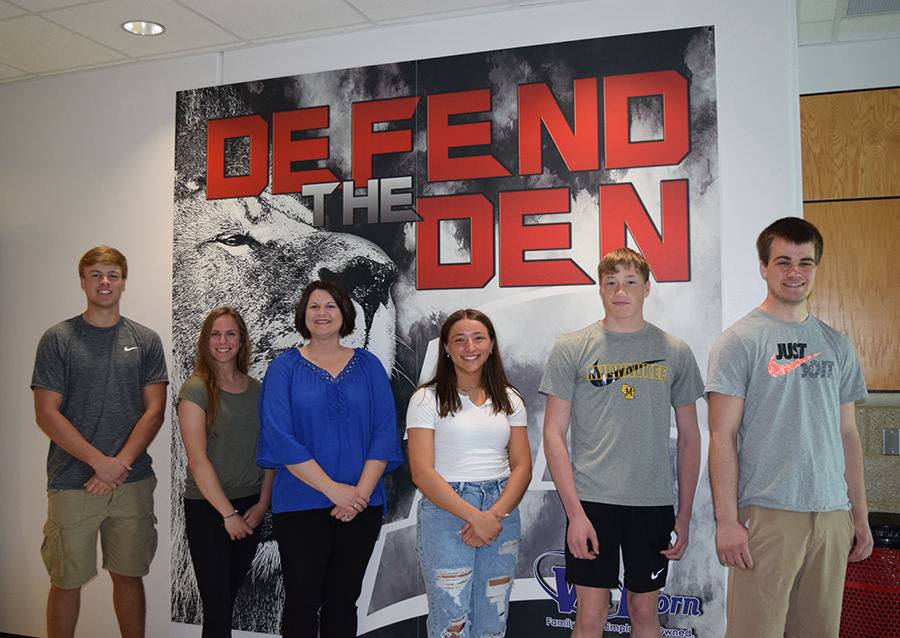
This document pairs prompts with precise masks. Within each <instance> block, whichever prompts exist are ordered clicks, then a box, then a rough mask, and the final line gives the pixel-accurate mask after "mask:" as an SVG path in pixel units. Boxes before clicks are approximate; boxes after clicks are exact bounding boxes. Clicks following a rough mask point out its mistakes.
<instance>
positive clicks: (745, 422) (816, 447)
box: [706, 308, 866, 512]
mask: <svg viewBox="0 0 900 638" xmlns="http://www.w3.org/2000/svg"><path fill="white" fill-rule="evenodd" d="M706 392H718V393H720V394H727V395H729V396H735V397H740V398H742V399H744V414H743V418H742V420H741V425H740V428H739V429H738V438H739V444H740V447H739V449H738V464H739V476H738V506H739V507H745V506H747V505H759V506H762V507H768V508H772V509H780V510H788V511H793V512H830V511H834V510H847V509H850V500H849V497H848V496H847V482H846V481H845V480H844V448H843V445H842V442H841V413H840V411H841V404H842V403H851V402H853V401H857V400H859V399H863V398H865V396H866V382H865V379H864V378H863V375H862V370H861V368H860V365H859V358H858V357H857V356H856V351H855V350H854V349H853V345H852V344H851V343H850V340H849V339H848V338H847V337H846V336H844V335H843V334H841V333H840V332H838V331H837V330H835V329H834V328H832V327H830V326H829V325H828V324H826V323H823V322H822V321H820V320H819V319H817V318H816V317H814V316H812V315H809V317H807V319H806V321H803V322H801V323H787V322H785V321H781V320H780V319H776V318H775V317H773V316H772V315H770V314H768V313H767V312H765V311H763V310H761V309H760V308H754V309H753V310H752V311H750V313H749V314H747V315H746V316H745V317H744V318H743V319H741V320H740V321H738V322H737V323H735V324H734V325H733V326H731V327H730V328H728V329H727V330H726V331H725V332H724V333H722V335H721V336H720V337H719V339H718V340H717V341H716V344H715V346H713V349H712V351H711V352H710V355H709V376H708V379H707V382H706Z"/></svg>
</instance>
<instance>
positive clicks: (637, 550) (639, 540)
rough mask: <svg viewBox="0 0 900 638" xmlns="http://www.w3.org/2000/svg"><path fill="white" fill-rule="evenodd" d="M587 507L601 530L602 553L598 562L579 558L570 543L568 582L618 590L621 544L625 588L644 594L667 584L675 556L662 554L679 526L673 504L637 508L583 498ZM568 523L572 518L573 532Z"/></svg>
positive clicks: (587, 512)
mask: <svg viewBox="0 0 900 638" xmlns="http://www.w3.org/2000/svg"><path fill="white" fill-rule="evenodd" d="M581 505H582V507H584V513H585V514H587V517H588V520H590V521H591V524H592V525H593V526H594V529H595V530H596V532H597V539H598V540H599V544H600V547H599V554H598V556H597V558H595V559H594V560H586V559H581V558H575V557H574V556H572V552H570V551H569V545H568V543H566V581H568V582H569V583H571V584H573V585H583V586H585V587H599V588H603V589H617V588H618V586H619V547H621V548H622V558H623V559H624V561H625V589H627V590H628V591H630V592H633V593H635V594H644V593H647V592H651V591H655V590H657V589H661V588H662V587H663V586H664V585H665V584H666V576H667V575H668V572H669V559H667V558H666V557H665V556H663V555H662V554H661V553H660V552H661V551H663V550H664V549H668V547H669V541H670V538H671V535H672V530H674V529H675V510H674V508H673V507H672V506H671V505H663V506H659V507H631V506H627V505H607V504H606V503H592V502H589V501H581ZM568 527H569V525H568V522H566V532H567V533H568Z"/></svg>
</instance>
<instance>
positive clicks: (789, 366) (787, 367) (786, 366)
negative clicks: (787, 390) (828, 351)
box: [769, 350, 825, 377]
mask: <svg viewBox="0 0 900 638" xmlns="http://www.w3.org/2000/svg"><path fill="white" fill-rule="evenodd" d="M822 352H825V351H824V350H822ZM822 352H817V353H816V354H811V355H809V356H808V357H803V358H802V359H797V360H796V361H791V362H790V363H782V364H777V363H775V355H774V354H773V355H772V358H771V359H769V375H770V376H773V377H783V376H784V375H786V374H787V373H788V372H790V371H791V370H795V369H797V368H799V367H800V366H801V365H802V364H804V363H806V362H807V361H809V360H810V359H812V358H813V357H818V356H819V355H820V354H822Z"/></svg>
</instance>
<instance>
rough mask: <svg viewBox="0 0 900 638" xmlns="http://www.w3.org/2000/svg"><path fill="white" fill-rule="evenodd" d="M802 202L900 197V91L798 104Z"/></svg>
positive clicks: (822, 97)
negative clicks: (801, 158) (801, 154)
mask: <svg viewBox="0 0 900 638" xmlns="http://www.w3.org/2000/svg"><path fill="white" fill-rule="evenodd" d="M800 131H801V133H800V141H801V147H802V151H803V199H804V201H807V202H809V201H822V200H836V199H858V198H867V197H898V196H900V88H898V89H884V90H878V91H859V92H852V93H830V94H827V95H810V96H803V97H802V98H801V99H800Z"/></svg>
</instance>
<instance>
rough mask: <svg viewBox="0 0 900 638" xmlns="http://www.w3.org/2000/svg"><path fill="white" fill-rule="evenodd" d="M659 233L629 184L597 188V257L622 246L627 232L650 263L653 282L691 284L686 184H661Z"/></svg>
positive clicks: (674, 182)
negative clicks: (598, 251) (598, 236)
mask: <svg viewBox="0 0 900 638" xmlns="http://www.w3.org/2000/svg"><path fill="white" fill-rule="evenodd" d="M660 204H661V208H662V211H661V212H662V224H661V225H662V232H659V231H657V229H656V226H655V225H654V223H653V220H652V219H650V216H649V215H648V214H647V209H646V208H644V204H643V202H641V199H640V197H638V195H637V193H636V192H635V190H634V186H632V185H631V184H628V183H626V184H605V185H603V186H601V187H600V254H601V255H605V254H606V253H608V252H609V251H611V250H615V249H616V248H619V247H620V246H624V245H625V234H626V233H625V231H626V229H627V230H630V231H631V235H632V236H633V237H634V240H635V241H636V242H637V244H638V247H639V248H640V251H641V253H643V255H644V257H646V258H647V261H648V262H650V269H651V270H652V271H653V276H654V277H656V281H658V282H664V281H690V279H691V256H690V227H689V224H688V181H687V180H686V179H681V180H675V181H668V182H662V183H661V184H660Z"/></svg>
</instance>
